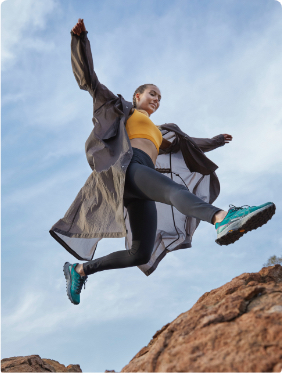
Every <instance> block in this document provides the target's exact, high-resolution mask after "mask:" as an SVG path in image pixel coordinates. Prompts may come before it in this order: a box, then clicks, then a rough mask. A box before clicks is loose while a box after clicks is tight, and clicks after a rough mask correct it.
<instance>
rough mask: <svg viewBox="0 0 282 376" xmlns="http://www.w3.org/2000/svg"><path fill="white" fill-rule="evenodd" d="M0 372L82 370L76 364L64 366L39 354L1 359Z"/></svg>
mask: <svg viewBox="0 0 282 376" xmlns="http://www.w3.org/2000/svg"><path fill="white" fill-rule="evenodd" d="M1 372H13V373H22V372H82V371H81V368H80V366H79V365H78V364H70V365H69V366H67V367H65V366H64V365H63V364H60V363H59V362H57V361H56V360H52V359H41V358H40V356H39V355H29V356H14V357H12V358H5V359H2V360H1Z"/></svg>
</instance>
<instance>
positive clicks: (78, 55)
mask: <svg viewBox="0 0 282 376" xmlns="http://www.w3.org/2000/svg"><path fill="white" fill-rule="evenodd" d="M71 63H72V69H73V73H74V76H75V79H76V81H77V83H78V86H79V87H80V89H83V90H87V91H88V92H89V93H90V95H91V96H92V97H93V101H94V110H95V109H98V108H99V107H101V106H102V105H103V104H104V103H105V102H107V101H108V100H112V99H114V98H117V96H116V95H114V94H113V93H112V92H111V91H110V90H109V89H108V88H107V87H106V86H104V85H102V84H101V83H100V82H99V80H98V77H97V75H96V73H95V71H94V65H93V59H92V53H91V47H90V42H89V40H88V38H87V31H86V27H85V25H84V22H83V19H81V18H79V20H78V22H77V24H76V25H75V26H74V27H73V29H72V31H71Z"/></svg>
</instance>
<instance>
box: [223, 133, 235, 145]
mask: <svg viewBox="0 0 282 376" xmlns="http://www.w3.org/2000/svg"><path fill="white" fill-rule="evenodd" d="M223 136H224V141H225V143H226V144H229V142H230V141H232V139H233V137H232V136H231V135H230V134H226V133H224V134H223Z"/></svg>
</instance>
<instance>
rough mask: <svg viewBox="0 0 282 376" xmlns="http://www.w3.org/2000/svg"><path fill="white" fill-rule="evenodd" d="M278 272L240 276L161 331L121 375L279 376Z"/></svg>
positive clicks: (281, 289)
mask: <svg viewBox="0 0 282 376" xmlns="http://www.w3.org/2000/svg"><path fill="white" fill-rule="evenodd" d="M281 369H282V266H281V265H275V266H269V267H267V268H263V269H262V270H261V271H260V272H258V273H244V274H242V275H240V276H239V277H236V278H234V279H232V281H231V282H229V283H226V284H225V285H224V286H222V287H219V288H218V289H215V290H212V291H210V292H207V293H205V294H204V295H203V296H202V297H201V298H200V299H199V300H198V301H197V303H196V304H195V305H194V306H193V307H192V308H191V309H190V310H189V311H187V312H185V313H182V314H181V315H179V316H178V317H177V318H176V319H175V320H174V321H173V322H172V323H170V324H167V325H165V326H164V327H163V328H162V329H161V330H159V331H158V332H157V333H156V334H155V335H154V336H153V338H152V340H151V341H150V343H149V344H148V345H147V346H145V347H144V348H143V349H141V350H140V351H139V352H138V353H137V354H136V355H135V357H134V358H133V359H132V360H131V361H130V362H129V364H128V365H126V366H125V367H124V368H123V369H122V371H121V372H281Z"/></svg>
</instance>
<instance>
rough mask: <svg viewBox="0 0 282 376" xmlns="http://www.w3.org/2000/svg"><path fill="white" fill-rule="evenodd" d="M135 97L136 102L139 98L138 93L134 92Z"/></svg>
mask: <svg viewBox="0 0 282 376" xmlns="http://www.w3.org/2000/svg"><path fill="white" fill-rule="evenodd" d="M135 98H136V102H138V101H139V100H140V93H136V94H135Z"/></svg>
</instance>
